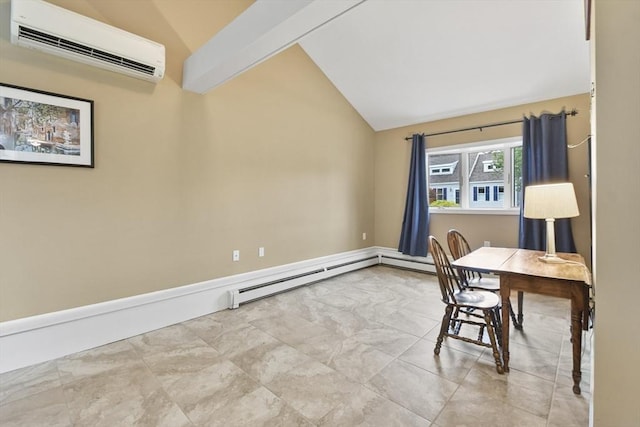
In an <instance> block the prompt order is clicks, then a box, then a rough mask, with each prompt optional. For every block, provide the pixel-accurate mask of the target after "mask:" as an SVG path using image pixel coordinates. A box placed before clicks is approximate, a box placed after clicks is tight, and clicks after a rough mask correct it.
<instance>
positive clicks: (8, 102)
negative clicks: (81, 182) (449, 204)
mask: <svg viewBox="0 0 640 427" xmlns="http://www.w3.org/2000/svg"><path fill="white" fill-rule="evenodd" d="M0 162H17V163H33V164H45V165H59V166H82V167H89V168H92V167H93V101H90V100H87V99H80V98H74V97H71V96H65V95H58V94H55V93H49V92H43V91H40V90H34V89H27V88H23V87H19V86H13V85H8V84H4V83H0Z"/></svg>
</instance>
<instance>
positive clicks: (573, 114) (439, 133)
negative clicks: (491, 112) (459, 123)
mask: <svg viewBox="0 0 640 427" xmlns="http://www.w3.org/2000/svg"><path fill="white" fill-rule="evenodd" d="M577 114H578V110H576V109H575V108H574V109H572V110H571V111H569V112H568V113H567V116H575V115H577ZM522 120H523V119H520V120H510V121H507V122H499V123H490V124H488V125H481V126H472V127H468V128H462V129H454V130H446V131H444V132H435V133H427V134H424V136H437V135H445V134H448V133H457V132H466V131H468V130H476V129H480V132H482V129H484V128H492V127H495V126H504V125H512V124H515V123H522ZM411 139H413V137H411V136H408V137H406V138H405V139H404V140H405V141H411Z"/></svg>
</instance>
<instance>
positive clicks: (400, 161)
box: [375, 94, 591, 260]
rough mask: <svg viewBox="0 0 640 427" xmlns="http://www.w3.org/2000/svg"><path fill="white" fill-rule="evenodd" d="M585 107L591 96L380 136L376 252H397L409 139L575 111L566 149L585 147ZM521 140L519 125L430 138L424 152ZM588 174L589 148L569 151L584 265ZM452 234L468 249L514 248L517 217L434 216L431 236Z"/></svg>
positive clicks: (575, 221) (576, 233)
mask: <svg viewBox="0 0 640 427" xmlns="http://www.w3.org/2000/svg"><path fill="white" fill-rule="evenodd" d="M589 102H590V101H589V95H588V94H582V95H576V96H571V97H566V98H558V99H552V100H548V101H544V102H538V103H534V104H526V105H520V106H516V107H510V108H504V109H500V110H494V111H488V112H484V113H478V114H470V115H466V116H461V117H456V118H451V119H446V120H439V121H435V122H430V123H422V124H419V125H413V126H407V127H403V128H398V129H392V130H388V131H384V132H378V133H377V134H376V146H375V147H376V169H375V170H376V184H375V207H376V208H375V209H376V211H375V212H376V215H375V218H376V223H375V224H376V228H375V230H376V243H377V244H378V245H380V246H387V247H392V248H397V247H398V242H399V239H400V228H401V225H402V215H403V212H404V199H405V197H406V188H407V179H408V175H409V159H410V157H411V142H410V141H405V137H407V136H411V134H413V133H422V132H424V133H435V132H442V131H447V130H452V129H461V128H466V127H471V126H477V125H483V124H489V123H497V122H502V121H510V120H515V119H518V118H521V117H522V116H523V115H529V114H535V115H540V114H541V113H543V112H552V113H557V112H559V111H561V110H562V108H565V109H566V110H567V111H569V110H571V109H573V108H576V109H577V110H578V115H577V116H573V117H568V118H567V139H568V144H569V145H575V144H578V143H580V142H581V141H583V140H584V139H585V138H586V137H587V136H588V135H589V133H590V127H589V126H590V125H589V123H590V122H589V114H590V113H589V109H590V106H589ZM520 135H522V125H521V124H514V125H507V126H499V127H493V128H486V129H484V130H483V131H482V132H480V131H478V130H475V131H468V132H459V133H454V134H448V135H441V136H433V137H429V138H427V147H442V146H447V145H453V144H464V143H471V142H477V141H485V140H492V139H498V138H506V137H511V136H520ZM588 171H589V154H588V145H587V144H586V143H585V144H583V145H581V146H580V147H577V148H573V149H570V150H569V175H570V179H571V181H572V182H573V183H574V186H575V189H576V196H577V198H578V205H579V209H580V216H579V217H577V218H574V219H573V220H572V226H573V231H574V238H575V241H576V246H577V249H578V252H579V253H580V254H582V255H583V256H584V258H585V259H586V260H589V258H590V242H591V238H590V216H589V181H588V178H587V174H588ZM450 228H457V229H459V230H460V231H462V232H463V233H464V234H465V236H466V237H467V238H468V240H469V244H470V245H471V246H472V247H479V246H482V244H483V242H484V241H485V240H489V241H491V244H492V245H493V246H509V247H517V246H518V216H517V215H452V214H437V213H436V214H432V215H431V222H430V230H429V231H430V234H433V235H434V236H436V238H438V239H439V240H440V241H441V242H442V241H443V240H445V239H446V234H447V231H448V230H449V229H450Z"/></svg>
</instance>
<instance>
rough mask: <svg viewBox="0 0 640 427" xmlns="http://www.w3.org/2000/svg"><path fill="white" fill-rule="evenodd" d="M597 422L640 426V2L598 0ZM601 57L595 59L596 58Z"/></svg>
mask: <svg viewBox="0 0 640 427" xmlns="http://www.w3.org/2000/svg"><path fill="white" fill-rule="evenodd" d="M593 10H594V20H595V22H594V24H595V27H594V28H593V29H592V31H593V30H595V31H593V32H592V40H593V42H594V43H595V46H594V50H595V57H594V58H592V61H593V62H594V64H593V65H594V67H593V68H592V70H594V71H595V76H594V77H595V101H594V106H595V108H594V121H593V127H594V130H595V144H594V148H595V150H594V153H595V157H594V158H595V168H594V171H595V174H594V178H595V179H594V183H595V186H594V189H595V192H594V193H595V194H594V213H595V215H594V219H595V239H594V248H595V253H596V257H595V260H596V261H595V263H594V279H595V285H596V323H595V334H594V349H595V351H594V358H593V362H594V368H593V373H594V375H593V382H592V387H593V406H592V410H593V418H592V420H593V425H594V426H597V427H600V426H602V427H608V426H616V427H627V426H628V427H631V426H634V427H635V426H639V425H640V405H639V404H638V403H639V402H640V400H639V396H640V366H639V365H638V359H639V357H640V339H639V338H638V334H637V331H638V326H640V321H638V316H637V310H638V301H640V283H639V280H638V278H640V263H639V262H638V255H640V227H639V225H640V221H639V220H638V218H639V217H640V216H639V214H638V212H639V211H640V178H638V172H639V171H640V46H639V41H640V25H639V24H640V2H638V1H626V0H619V1H616V0H595V3H594V9H593ZM594 60H595V61H594Z"/></svg>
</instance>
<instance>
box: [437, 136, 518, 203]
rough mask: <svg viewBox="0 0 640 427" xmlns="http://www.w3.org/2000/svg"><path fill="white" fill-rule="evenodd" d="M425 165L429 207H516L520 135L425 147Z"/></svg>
mask: <svg viewBox="0 0 640 427" xmlns="http://www.w3.org/2000/svg"><path fill="white" fill-rule="evenodd" d="M427 167H428V170H429V175H428V176H427V183H428V187H429V204H430V206H432V207H437V208H443V209H445V210H447V211H449V210H450V211H452V212H455V211H462V210H470V211H477V212H483V211H485V212H486V211H492V212H493V211H498V212H500V211H509V212H511V213H514V214H515V213H517V212H518V211H519V206H520V203H521V197H522V188H521V183H522V138H520V137H517V138H505V139H501V140H493V141H484V142H482V143H474V144H464V145H457V146H448V147H444V148H434V149H427ZM432 212H438V210H435V211H432Z"/></svg>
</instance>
